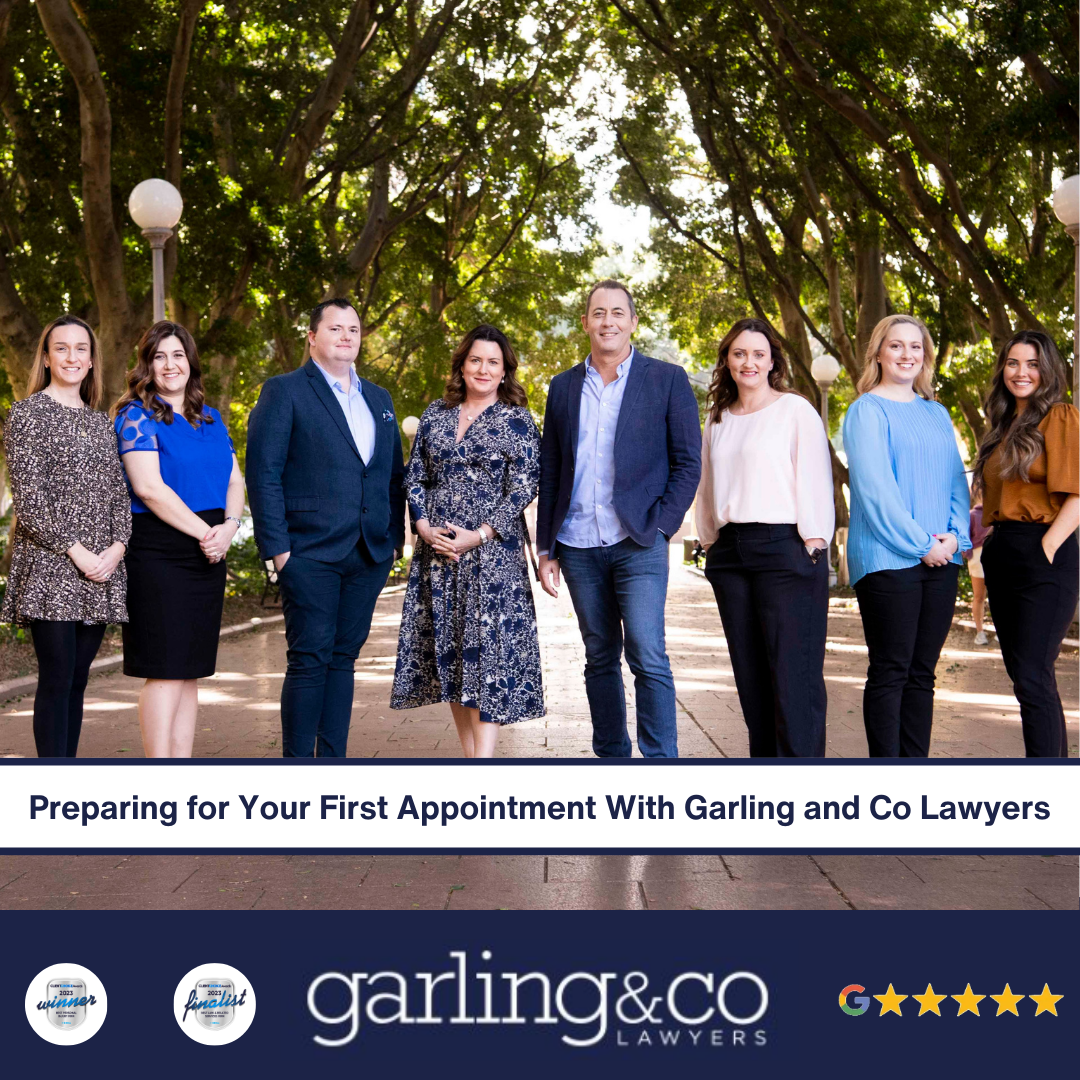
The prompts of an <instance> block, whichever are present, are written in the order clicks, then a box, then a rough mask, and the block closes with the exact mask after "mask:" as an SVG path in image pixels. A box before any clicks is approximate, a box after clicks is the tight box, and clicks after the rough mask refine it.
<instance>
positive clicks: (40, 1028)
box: [26, 964, 108, 1046]
mask: <svg viewBox="0 0 1080 1080" xmlns="http://www.w3.org/2000/svg"><path fill="white" fill-rule="evenodd" d="M107 1010H108V995H107V994H106V993H105V987H104V985H103V984H102V982H101V980H100V979H99V978H98V977H97V976H96V975H95V974H94V973H93V972H92V971H91V970H90V969H89V968H85V967H82V966H81V965H80V964H52V965H50V966H49V967H47V968H45V969H44V970H43V971H39V972H38V973H37V974H36V975H35V976H34V977H33V979H31V980H30V985H29V986H28V987H27V988H26V1019H27V1020H28V1021H29V1023H30V1026H31V1027H32V1028H33V1029H34V1030H35V1031H36V1032H37V1033H38V1034H39V1035H40V1036H41V1037H42V1038H43V1039H44V1040H45V1041H46V1042H51V1043H53V1044H55V1045H56V1046H75V1045H77V1044H78V1043H84V1042H86V1040H87V1039H92V1038H93V1037H94V1036H95V1035H96V1034H97V1033H98V1031H99V1030H100V1029H101V1025H102V1024H104V1023H105V1013H106V1012H107Z"/></svg>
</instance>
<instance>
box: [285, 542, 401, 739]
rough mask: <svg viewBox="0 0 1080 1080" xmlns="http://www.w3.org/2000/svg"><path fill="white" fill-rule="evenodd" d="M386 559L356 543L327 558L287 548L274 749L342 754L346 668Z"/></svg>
mask: <svg viewBox="0 0 1080 1080" xmlns="http://www.w3.org/2000/svg"><path fill="white" fill-rule="evenodd" d="M393 561H394V560H393V557H391V558H389V559H385V560H384V561H382V562H379V563H372V562H371V561H370V560H369V559H368V558H367V557H366V555H364V554H362V553H361V552H360V551H359V550H358V549H353V551H351V552H350V553H349V554H348V555H346V556H345V558H344V559H342V560H340V561H339V562H332V563H331V562H318V561H317V560H315V559H305V558H303V557H301V556H299V555H292V556H290V557H289V559H288V561H287V562H286V563H285V566H284V568H283V569H282V570H281V571H280V573H279V574H278V583H279V584H280V586H281V606H282V610H283V612H284V614H285V640H286V641H287V643H288V652H287V656H288V661H287V666H286V668H285V682H284V684H283V685H282V687H281V744H282V756H284V757H312V756H314V755H315V753H316V750H317V752H318V756H319V757H344V756H345V749H346V745H347V743H348V740H349V723H350V721H351V720H352V705H353V667H354V665H355V663H356V658H357V657H358V656H359V655H360V647H361V646H362V645H363V644H364V642H365V641H366V640H367V636H368V631H369V630H370V629H371V616H372V614H373V613H374V611H375V601H376V600H378V598H379V593H380V592H381V591H382V588H383V586H384V585H385V584H386V579H387V578H388V577H389V576H390V567H391V565H392V564H393Z"/></svg>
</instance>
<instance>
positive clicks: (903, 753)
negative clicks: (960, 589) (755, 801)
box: [844, 315, 971, 757]
mask: <svg viewBox="0 0 1080 1080" xmlns="http://www.w3.org/2000/svg"><path fill="white" fill-rule="evenodd" d="M933 364H934V342H933V340H932V339H931V337H930V334H929V332H928V331H927V329H926V327H925V326H924V325H923V324H922V323H921V322H920V321H919V320H918V319H915V318H913V317H912V316H910V315H891V316H889V317H888V318H886V319H882V321H881V322H879V323H878V324H877V326H876V327H874V332H873V334H872V335H871V337H870V344H869V347H868V348H867V351H866V364H865V367H864V369H863V374H862V377H861V378H860V379H859V384H858V390H859V393H860V396H859V397H858V398H857V399H856V400H855V402H854V404H853V405H852V406H851V407H850V408H849V409H848V411H847V416H846V417H845V418H844V448H845V450H846V451H847V457H848V470H849V473H850V481H851V524H850V528H849V532H848V567H849V569H850V571H851V581H852V584H853V585H854V586H855V594H856V596H858V598H859V612H860V614H861V615H862V622H863V631H864V634H865V637H866V645H867V649H868V651H869V654H870V664H869V670H868V671H867V676H866V686H865V688H864V690H863V723H864V724H865V726H866V738H867V742H868V743H869V747H870V756H871V757H926V756H927V755H928V754H929V752H930V729H931V725H932V723H933V717H934V669H935V668H936V667H937V661H938V657H939V656H940V654H941V648H942V646H943V645H944V644H945V638H946V637H947V636H948V633H949V627H950V626H951V625H952V617H953V610H954V608H955V605H956V585H957V578H958V575H959V572H960V563H961V561H962V560H961V557H960V552H961V551H966V550H967V549H968V548H970V547H971V542H970V540H969V539H968V509H969V501H970V500H969V496H968V488H967V480H966V478H965V474H964V463H963V461H961V459H960V452H959V450H957V447H956V437H955V435H954V433H953V426H952V420H951V419H950V417H949V414H948V412H947V411H946V409H945V408H944V406H942V405H940V404H938V403H937V402H936V401H934V391H933V385H932V382H933Z"/></svg>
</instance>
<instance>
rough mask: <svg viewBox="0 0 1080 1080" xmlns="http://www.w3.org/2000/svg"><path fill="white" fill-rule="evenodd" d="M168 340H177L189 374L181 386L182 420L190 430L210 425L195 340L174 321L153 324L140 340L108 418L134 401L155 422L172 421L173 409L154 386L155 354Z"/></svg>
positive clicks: (210, 420)
mask: <svg viewBox="0 0 1080 1080" xmlns="http://www.w3.org/2000/svg"><path fill="white" fill-rule="evenodd" d="M167 337H175V338H179V340H180V344H181V345H182V346H183V347H184V354H185V355H186V356H187V362H188V370H189V375H188V381H187V386H185V387H184V408H183V413H184V419H185V420H187V422H188V423H189V424H190V425H191V426H192V427H198V426H199V425H200V424H202V423H207V424H212V423H213V422H214V421H213V419H212V418H211V417H209V416H204V415H203V406H204V405H205V404H206V394H205V393H204V391H203V383H202V368H201V367H200V366H199V350H198V349H197V348H196V347H195V339H194V338H193V337H192V336H191V334H189V333H188V331H187V328H186V327H183V326H181V325H180V324H179V323H174V322H156V323H154V325H153V326H151V327H150V329H149V330H147V331H146V333H145V334H143V336H142V337H141V338H140V339H139V344H138V346H137V347H136V349H137V353H138V355H137V357H136V360H135V366H134V367H133V368H132V369H131V370H130V371H129V372H128V374H127V381H128V388H127V390H126V391H124V394H123V396H122V397H121V398H120V400H119V401H118V402H117V403H116V404H115V405H114V406H113V407H112V412H111V414H110V415H112V416H113V417H115V416H117V415H118V414H119V413H120V412H121V411H122V410H123V409H124V408H125V407H126V406H128V405H130V404H131V403H132V402H133V401H136V402H138V403H139V404H140V405H141V406H142V407H143V408H144V409H145V410H146V411H147V412H148V413H150V415H151V416H153V418H154V419H155V420H156V421H158V423H161V424H171V423H172V422H173V409H172V406H171V405H170V404H169V403H168V402H167V401H162V399H161V398H159V397H158V396H157V395H158V388H157V387H156V386H155V385H154V354H155V353H156V352H157V351H158V347H159V346H160V345H161V343H162V342H163V341H164V340H165V339H166V338H167Z"/></svg>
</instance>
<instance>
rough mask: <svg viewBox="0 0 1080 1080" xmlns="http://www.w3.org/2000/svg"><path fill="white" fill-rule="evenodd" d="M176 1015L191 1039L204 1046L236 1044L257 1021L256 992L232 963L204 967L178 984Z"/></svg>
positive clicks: (175, 1005) (195, 969)
mask: <svg viewBox="0 0 1080 1080" xmlns="http://www.w3.org/2000/svg"><path fill="white" fill-rule="evenodd" d="M173 1015H174V1016H175V1017H176V1022H177V1023H178V1024H179V1025H180V1030H181V1031H182V1032H183V1033H184V1034H185V1035H187V1037H188V1038H189V1039H194V1040H195V1041H196V1042H198V1043H202V1044H203V1045H204V1046H224V1045H225V1044H226V1043H231V1042H236V1040H237V1039H239V1038H240V1036H241V1035H243V1034H244V1032H246V1031H247V1029H248V1028H249V1027H251V1021H252V1020H254V1019H255V991H254V990H253V989H252V987H251V983H250V982H249V981H248V979H247V977H246V976H245V975H244V973H243V972H242V971H237V969H236V968H234V967H230V966H229V965H228V964H200V965H199V966H198V967H195V968H192V969H191V970H190V971H189V972H188V973H187V974H186V975H185V976H184V977H183V978H182V979H181V980H180V982H178V983H177V984H176V991H175V993H174V994H173Z"/></svg>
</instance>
